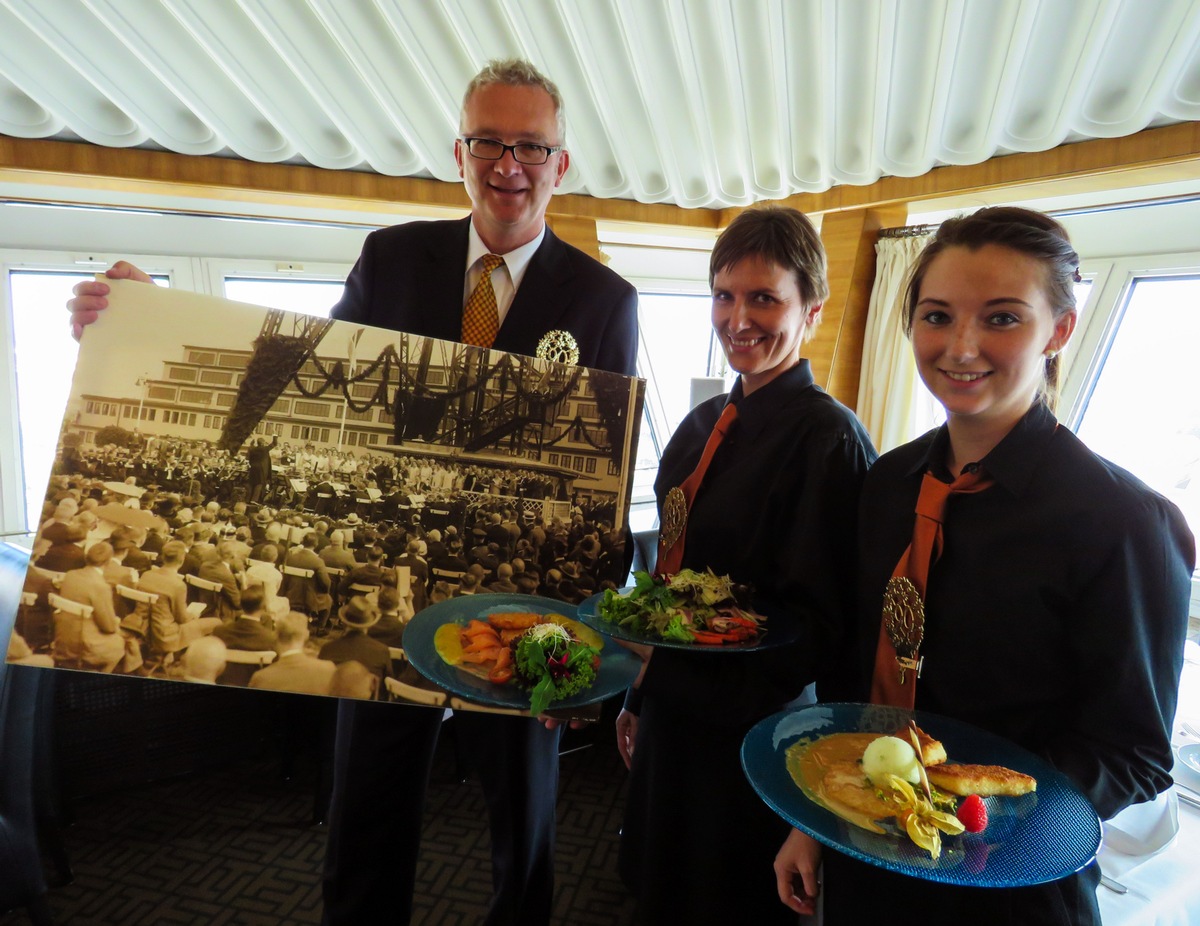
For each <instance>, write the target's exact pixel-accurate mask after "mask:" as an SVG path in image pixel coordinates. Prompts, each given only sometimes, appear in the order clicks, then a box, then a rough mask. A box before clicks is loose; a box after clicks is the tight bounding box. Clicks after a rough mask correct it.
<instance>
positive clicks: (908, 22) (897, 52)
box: [875, 0, 945, 177]
mask: <svg viewBox="0 0 1200 926" xmlns="http://www.w3.org/2000/svg"><path fill="white" fill-rule="evenodd" d="M910 5H911V6H915V7H918V8H919V15H910V16H897V15H895V14H896V12H897V9H896V7H891V8H890V9H887V10H885V20H884V22H883V24H882V25H883V31H882V35H881V36H880V43H879V60H880V78H881V79H882V80H883V81H885V82H886V88H887V90H886V92H879V90H878V89H877V91H876V95H875V99H876V104H877V107H878V110H879V112H878V116H877V118H878V119H879V120H880V122H881V125H880V136H879V142H880V144H879V150H878V152H877V153H876V158H877V160H878V163H879V167H880V169H881V170H882V171H883V172H884V173H885V174H892V175H895V176H899V177H915V176H918V175H920V174H923V173H925V172H926V171H928V170H930V169H931V168H932V167H933V166H934V165H935V164H936V163H937V158H936V156H935V154H934V148H933V141H932V140H933V139H934V138H936V137H937V135H938V132H939V131H940V123H936V124H935V122H934V115H935V107H934V105H933V104H934V103H935V102H936V101H939V100H940V101H941V102H943V103H944V98H945V86H944V84H939V82H938V72H939V65H940V63H941V52H942V47H943V38H944V22H945V4H943V3H938V2H936V0H921V2H914V3H912V4H910Z"/></svg>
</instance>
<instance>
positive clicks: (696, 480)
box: [654, 402, 738, 576]
mask: <svg viewBox="0 0 1200 926" xmlns="http://www.w3.org/2000/svg"><path fill="white" fill-rule="evenodd" d="M737 413H738V412H737V406H736V405H734V404H733V403H732V402H729V403H727V404H726V405H725V408H724V410H722V412H721V417H720V418H718V419H717V423H716V424H715V425H713V429H712V433H711V434H709V435H708V442H707V443H706V444H705V445H704V451H703V452H702V453H701V454H700V462H699V463H697V464H696V468H695V469H694V470H692V472H691V475H689V476H688V477H687V478H686V479H685V480H683V482H681V483H680V484H679V486H678V487H677V488H674V489H671V490H670V491H669V492H668V493H667V497H666V498H665V499H664V500H663V511H662V517H661V519H660V520H661V522H662V523H661V526H660V527H659V531H658V559H657V560H656V562H655V567H654V574H655V575H658V576H669V575H674V574H675V573H677V572H678V571H679V567H680V565H681V564H682V562H683V537H684V534H686V533H687V514H688V511H689V510H690V509H691V507H692V500H693V499H694V498H695V497H696V492H697V490H699V488H700V483H701V482H703V481H704V473H705V472H706V471H707V470H708V464H709V463H711V462H712V458H713V456H714V455H715V454H716V452H717V448H718V447H719V446H721V442H722V441H723V440H725V435H726V433H727V432H728V431H729V428H730V426H731V425H732V424H733V423H734V421H736V420H737Z"/></svg>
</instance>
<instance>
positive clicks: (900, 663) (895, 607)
mask: <svg viewBox="0 0 1200 926" xmlns="http://www.w3.org/2000/svg"><path fill="white" fill-rule="evenodd" d="M883 626H884V629H885V630H887V635H888V639H889V640H891V641H892V646H893V647H895V650H896V666H897V668H898V669H899V680H900V684H901V685H903V684H904V677H905V675H906V673H907V672H909V671H912V672H915V673H916V674H917V678H920V677H921V663H922V662H924V657H920V658H918V656H917V653H918V652H919V651H920V649H921V642H922V641H923V640H924V639H925V602H923V601H922V600H921V595H920V593H919V592H918V591H917V587H916V586H915V585H913V583H912V580H911V579H909V578H907V577H906V576H892V577H891V578H890V579H888V584H887V588H886V589H885V590H884V593H883Z"/></svg>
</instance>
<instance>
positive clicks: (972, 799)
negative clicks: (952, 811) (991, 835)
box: [956, 794, 988, 833]
mask: <svg viewBox="0 0 1200 926" xmlns="http://www.w3.org/2000/svg"><path fill="white" fill-rule="evenodd" d="M956 816H957V817H958V822H959V823H961V824H962V825H963V828H964V829H965V830H966V831H967V832H968V833H982V832H983V831H984V830H985V829H987V824H988V814H987V805H986V804H984V802H983V798H981V797H980V796H979V795H978V794H968V795H967V796H966V797H965V798H964V799H963V802H962V803H961V804H959V805H958V813H957V814H956Z"/></svg>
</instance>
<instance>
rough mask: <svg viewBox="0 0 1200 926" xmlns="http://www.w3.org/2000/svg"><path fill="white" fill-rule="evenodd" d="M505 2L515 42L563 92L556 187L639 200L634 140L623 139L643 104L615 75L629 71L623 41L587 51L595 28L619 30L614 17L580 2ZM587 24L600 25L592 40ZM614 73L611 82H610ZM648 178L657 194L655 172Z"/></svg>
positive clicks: (633, 129) (633, 133) (639, 122)
mask: <svg viewBox="0 0 1200 926" xmlns="http://www.w3.org/2000/svg"><path fill="white" fill-rule="evenodd" d="M506 8H507V9H508V10H509V13H510V21H511V25H512V28H513V30H514V35H515V37H516V39H517V44H518V46H519V47H520V48H524V49H527V56H528V57H529V58H530V60H532V61H534V62H536V63H537V64H538V65H539V67H541V68H542V69H543V70H544V71H545V72H546V73H547V74H553V75H554V77H555V82H556V83H557V84H558V87H559V90H560V91H561V93H562V95H563V100H564V106H565V108H566V115H567V145H568V148H569V150H570V152H571V162H570V167H569V170H568V172H567V175H566V177H565V178H564V179H563V183H562V190H563V192H583V191H585V190H586V191H588V192H590V191H592V190H596V191H598V194H599V195H600V196H603V197H621V198H629V199H640V200H643V201H645V200H646V199H647V193H646V186H645V184H644V182H643V180H642V178H641V177H639V176H638V175H637V170H638V167H639V166H640V163H639V161H638V160H636V159H637V158H639V152H638V148H639V144H638V143H637V142H636V141H634V142H633V144H632V146H631V145H630V144H629V141H628V139H630V138H633V139H636V138H639V137H644V136H645V126H646V120H645V111H644V109H643V108H642V105H641V101H640V99H639V98H638V97H637V96H636V95H635V96H634V97H633V98H628V96H627V95H626V93H623V92H622V91H626V92H628V91H630V90H632V89H633V88H632V84H631V83H629V82H628V81H626V82H625V83H624V84H623V85H622V84H621V83H619V81H620V80H621V79H622V78H625V77H627V75H628V74H629V71H630V67H629V64H628V59H627V58H626V57H625V51H626V47H625V46H624V45H617V46H616V47H615V48H612V49H610V54H608V55H606V56H604V57H603V58H597V57H596V56H595V55H594V49H595V47H603V46H602V45H601V42H602V38H601V37H602V36H603V35H608V36H609V37H610V40H611V38H612V37H613V36H615V35H619V30H618V28H617V26H616V22H615V18H614V17H612V16H611V15H609V16H608V17H607V18H604V19H601V18H598V17H594V16H593V17H589V15H588V12H587V11H586V10H585V9H584V8H583V5H576V4H569V5H562V6H560V5H559V4H557V3H554V2H553V0H538V2H527V3H511V4H508V5H507V7H506ZM606 12H607V11H606ZM589 28H591V29H596V30H600V35H597V36H595V39H594V42H593V37H592V36H591V35H589V31H588V30H589ZM614 81H617V82H618V83H617V85H616V86H615V87H614V86H610V83H612V82H614ZM614 105H615V106H617V107H618V109H617V111H616V112H614V109H613V107H614ZM618 113H620V114H621V115H623V116H624V121H623V120H622V118H621V115H618ZM639 126H641V127H642V130H641V131H639ZM642 161H643V162H644V158H643V159H642ZM651 185H652V186H657V187H658V188H659V191H660V194H661V192H662V189H661V188H662V186H663V182H662V180H661V179H658V180H657V181H651Z"/></svg>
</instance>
